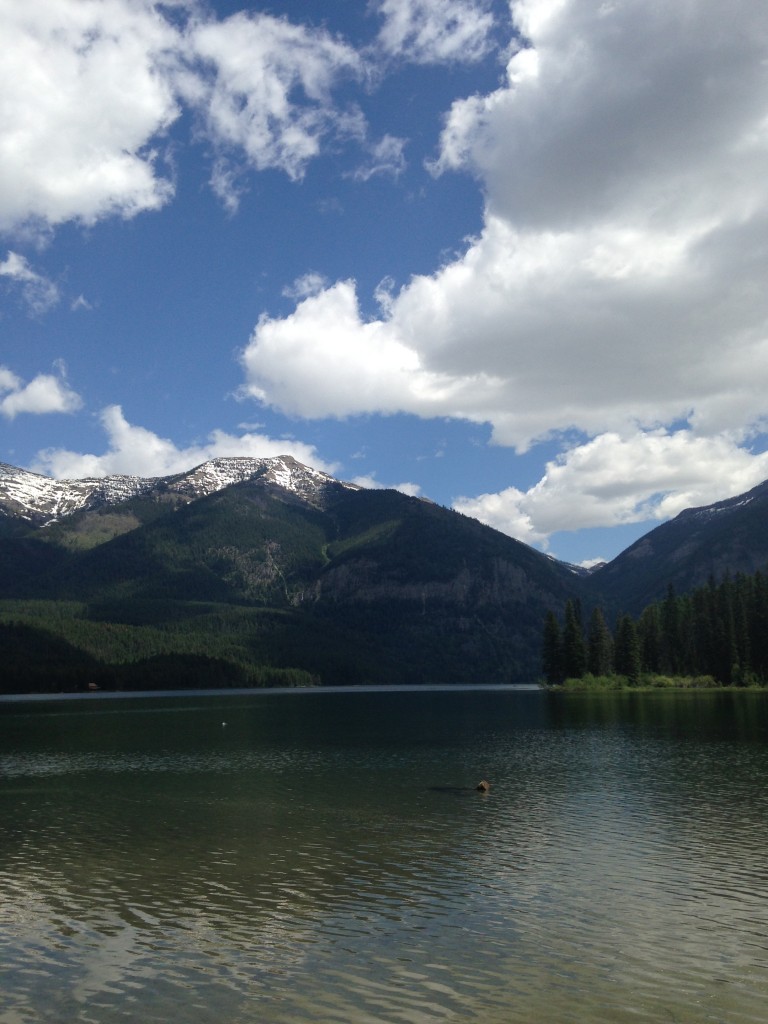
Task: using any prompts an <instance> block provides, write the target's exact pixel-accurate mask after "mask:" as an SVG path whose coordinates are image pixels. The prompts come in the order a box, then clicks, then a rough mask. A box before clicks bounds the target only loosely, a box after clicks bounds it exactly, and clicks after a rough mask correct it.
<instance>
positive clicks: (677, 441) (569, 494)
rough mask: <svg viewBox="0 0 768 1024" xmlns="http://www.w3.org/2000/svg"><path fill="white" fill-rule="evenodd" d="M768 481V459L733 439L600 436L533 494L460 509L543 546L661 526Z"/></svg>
mask: <svg viewBox="0 0 768 1024" xmlns="http://www.w3.org/2000/svg"><path fill="white" fill-rule="evenodd" d="M766 477H768V452H762V453H760V454H756V455H755V454H752V453H751V452H749V451H748V450H746V449H745V448H743V447H741V446H740V445H739V444H738V443H737V440H736V439H733V438H729V437H727V436H720V437H713V438H707V437H697V436H696V435H694V434H693V433H692V432H691V431H690V430H678V431H675V432H672V433H668V432H666V431H663V430H657V431H652V432H648V433H640V432H638V433H635V434H632V435H630V436H626V437H621V436H620V435H618V434H613V433H609V434H601V435H599V436H598V437H595V438H593V439H592V440H591V441H588V442H586V443H584V444H582V445H578V446H576V447H573V448H570V449H569V450H567V451H566V452H564V453H563V454H562V455H561V456H560V457H559V458H557V459H555V460H553V461H551V462H548V463H547V466H546V471H545V473H544V476H543V477H542V478H541V480H539V482H538V483H537V484H535V486H533V487H531V488H530V490H528V491H520V490H517V489H516V488H514V487H509V488H506V489H505V490H503V491H500V492H499V493H497V494H481V495H479V496H478V497H476V498H457V499H456V501H455V502H454V508H456V509H457V510H458V511H460V512H463V513H465V514H466V515H471V516H474V517H475V518H477V519H480V520H482V521H483V522H485V523H488V525H489V526H493V527H495V528H496V529H497V530H501V531H502V532H503V533H507V534H509V535H510V536H513V537H517V538H518V539H519V540H523V541H526V542H527V543H531V544H543V545H544V546H546V543H547V540H548V538H549V536H550V535H551V534H552V533H556V532H558V531H561V530H581V529H584V528H588V527H611V526H619V525H623V524H627V523H640V522H649V521H654V520H656V521H658V520H662V519H667V518H669V517H671V516H675V515H677V514H678V513H679V512H682V511H683V509H685V508H693V507H697V506H700V505H709V504H711V503H712V502H715V501H720V500H722V499H724V498H729V497H732V496H733V495H735V494H741V493H743V492H744V491H748V490H749V489H750V488H752V487H755V486H756V485H757V484H758V483H760V482H762V481H763V480H764V479H766Z"/></svg>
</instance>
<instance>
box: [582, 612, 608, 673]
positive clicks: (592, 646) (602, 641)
mask: <svg viewBox="0 0 768 1024" xmlns="http://www.w3.org/2000/svg"><path fill="white" fill-rule="evenodd" d="M587 669H588V671H589V672H591V673H592V675H593V676H607V675H610V674H611V672H612V671H613V639H612V637H611V632H610V630H609V629H608V626H607V624H606V621H605V617H604V615H603V613H602V611H601V609H600V608H595V610H594V611H593V612H592V615H591V616H590V620H589V633H588V637H587Z"/></svg>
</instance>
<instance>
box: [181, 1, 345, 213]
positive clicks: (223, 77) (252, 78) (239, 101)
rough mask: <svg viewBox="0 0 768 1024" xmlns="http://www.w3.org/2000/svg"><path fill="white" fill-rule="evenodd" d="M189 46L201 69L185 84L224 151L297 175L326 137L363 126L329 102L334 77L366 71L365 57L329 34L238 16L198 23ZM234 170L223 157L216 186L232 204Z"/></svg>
mask: <svg viewBox="0 0 768 1024" xmlns="http://www.w3.org/2000/svg"><path fill="white" fill-rule="evenodd" d="M188 45H189V53H190V56H191V57H192V58H193V59H196V60H197V61H199V62H202V64H203V68H204V71H203V75H202V77H201V78H187V79H185V80H184V84H185V85H186V86H187V92H188V98H189V99H190V100H191V102H192V103H193V105H194V106H195V107H197V108H198V109H199V110H201V111H202V113H203V118H204V122H205V132H206V134H207V135H208V136H209V138H211V139H212V140H213V141H214V143H215V144H216V145H217V146H218V147H220V148H221V149H223V150H224V151H226V150H229V149H235V150H236V151H238V152H243V153H244V154H245V156H246V159H247V161H248V163H249V164H250V165H251V166H252V167H254V168H256V169H257V170H264V169H265V168H268V167H274V168H278V169H280V170H282V171H285V173H286V174H288V175H289V177H291V178H294V179H296V178H300V177H301V176H302V174H303V173H304V169H305V167H306V164H307V162H308V161H309V160H310V159H312V158H313V157H315V156H316V155H317V154H318V152H319V149H320V144H321V140H322V139H323V138H324V137H325V136H326V135H328V134H329V133H333V132H342V133H351V134H354V135H357V134H359V133H360V132H361V131H364V129H363V126H362V122H361V120H360V118H359V114H358V113H357V112H356V111H346V112H344V111H338V110H337V109H336V108H335V106H334V104H333V102H332V99H331V89H332V86H333V85H334V84H335V82H336V81H337V79H339V78H340V77H341V76H343V75H349V74H352V75H358V74H360V73H361V71H362V64H361V60H360V57H359V56H358V54H357V53H356V52H355V51H354V50H353V49H352V48H351V47H349V46H347V45H346V44H345V43H343V42H341V41H339V40H337V39H334V38H333V37H332V36H331V35H329V34H328V33H327V32H325V31H318V30H311V29H309V28H306V27H304V26H301V25H294V24H291V23H290V22H288V21H286V20H283V19H279V18H275V17H272V16H271V15H267V14H250V15H249V14H245V13H239V14H235V15H232V17H230V18H227V19H226V20H224V21H221V22H214V21H207V22H201V23H198V24H196V25H194V26H193V27H192V28H191V29H190V31H189V34H188ZM230 174H231V171H230V170H228V168H227V165H226V162H224V161H223V158H222V160H220V162H219V165H218V172H217V177H216V183H217V188H218V190H219V191H220V192H223V193H224V194H225V195H228V196H229V197H230V202H231V201H233V200H232V192H231V189H230V188H229V186H228V182H229V180H230V179H229V175H230Z"/></svg>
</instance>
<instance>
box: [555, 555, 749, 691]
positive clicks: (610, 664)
mask: <svg viewBox="0 0 768 1024" xmlns="http://www.w3.org/2000/svg"><path fill="white" fill-rule="evenodd" d="M542 668H543V671H544V676H545V678H546V680H547V682H548V683H550V684H559V683H562V682H563V681H564V680H565V679H570V678H573V679H580V678H582V677H584V676H585V675H587V674H589V675H592V676H601V677H602V676H611V675H619V676H624V677H626V679H627V681H628V682H629V683H630V684H635V685H636V684H637V683H639V682H640V680H641V676H642V675H643V674H648V675H656V676H672V677H680V676H689V677H704V676H710V677H712V679H713V680H714V681H715V682H717V683H720V684H722V685H724V686H732V685H735V686H746V685H751V684H760V685H766V684H768V576H766V575H765V574H764V573H762V572H756V573H754V575H751V576H746V575H743V574H739V575H737V576H734V577H731V576H726V577H725V578H724V579H723V580H722V581H721V582H720V583H717V582H716V581H715V580H714V578H711V579H710V581H709V583H708V584H707V585H706V586H703V587H699V588H698V589H696V590H693V591H691V592H690V593H688V594H684V595H679V596H678V595H677V594H676V593H675V591H674V588H673V587H672V586H671V585H670V587H669V589H668V591H667V595H666V597H665V598H664V599H663V600H662V601H657V602H655V603H654V604H650V605H648V607H647V608H645V610H644V611H643V612H642V614H641V615H640V616H639V618H637V619H633V618H632V617H631V616H630V615H621V616H620V617H619V618H618V620H617V622H616V625H615V627H614V629H613V630H611V629H610V628H609V627H608V624H607V622H606V620H605V616H604V614H603V612H602V610H601V609H600V608H595V609H594V611H592V613H591V615H590V616H589V621H588V622H587V623H584V622H583V621H582V612H581V606H580V604H579V602H578V601H569V602H568V603H567V604H566V607H565V612H564V616H563V620H562V623H561V622H560V620H558V618H557V617H556V616H555V615H554V613H553V612H549V613H548V614H547V617H546V621H545V624H544V638H543V648H542Z"/></svg>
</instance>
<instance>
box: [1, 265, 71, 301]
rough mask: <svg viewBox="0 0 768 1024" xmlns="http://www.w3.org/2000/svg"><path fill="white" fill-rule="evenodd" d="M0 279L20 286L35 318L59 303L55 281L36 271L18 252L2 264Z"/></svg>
mask: <svg viewBox="0 0 768 1024" xmlns="http://www.w3.org/2000/svg"><path fill="white" fill-rule="evenodd" d="M0 277H7V278H9V279H10V280H11V281H14V282H15V283H16V284H18V285H19V287H20V288H21V294H22V297H23V299H24V302H25V303H26V305H27V308H28V309H29V312H30V313H31V314H32V315H34V316H40V315H42V314H43V313H47V312H48V310H49V309H51V308H52V307H53V306H55V305H56V303H57V302H58V301H59V297H60V296H59V289H58V288H57V286H56V285H55V284H54V283H53V281H50V280H49V279H48V278H47V277H45V276H44V275H43V274H38V273H37V272H36V271H34V270H33V269H32V267H30V265H29V262H28V260H27V259H26V258H25V257H24V256H20V255H19V254H18V253H16V252H9V253H8V256H7V257H6V259H4V260H3V262H2V263H0Z"/></svg>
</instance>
